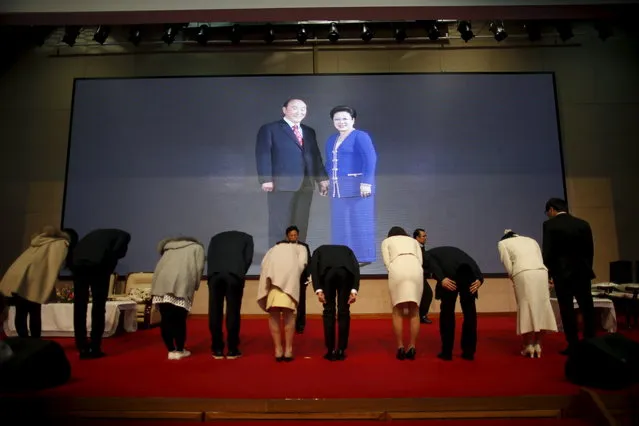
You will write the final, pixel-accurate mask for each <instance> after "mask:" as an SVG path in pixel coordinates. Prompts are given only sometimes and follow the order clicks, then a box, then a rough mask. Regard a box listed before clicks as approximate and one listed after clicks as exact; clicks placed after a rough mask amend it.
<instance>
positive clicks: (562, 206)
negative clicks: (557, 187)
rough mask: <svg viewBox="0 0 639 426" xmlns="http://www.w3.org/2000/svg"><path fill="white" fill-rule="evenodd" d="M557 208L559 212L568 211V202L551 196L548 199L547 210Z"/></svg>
mask: <svg viewBox="0 0 639 426" xmlns="http://www.w3.org/2000/svg"><path fill="white" fill-rule="evenodd" d="M551 207H552V208H553V209H555V210H557V211H558V212H567V211H568V203H566V201H565V200H563V199H561V198H551V199H550V200H548V201H546V210H545V211H546V212H547V211H548V210H550V208H551Z"/></svg>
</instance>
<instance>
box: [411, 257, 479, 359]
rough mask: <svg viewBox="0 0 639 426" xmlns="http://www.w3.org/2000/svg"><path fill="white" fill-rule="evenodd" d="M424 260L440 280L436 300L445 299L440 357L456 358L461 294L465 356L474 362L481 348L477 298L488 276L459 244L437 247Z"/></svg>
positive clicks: (440, 324)
mask: <svg viewBox="0 0 639 426" xmlns="http://www.w3.org/2000/svg"><path fill="white" fill-rule="evenodd" d="M426 255H427V257H428V259H427V261H426V262H424V263H425V265H426V268H427V270H428V272H430V273H431V274H432V275H433V277H434V278H435V279H436V280H437V286H436V287H435V299H438V300H441V306H440V310H441V312H440V314H439V334H440V336H441V339H442V351H441V352H440V353H439V355H437V356H438V357H439V358H441V359H443V360H446V361H450V360H452V359H453V344H454V343H455V303H456V302H457V295H458V294H459V302H460V304H461V308H462V313H463V314H464V323H463V325H462V336H461V348H462V358H464V359H466V360H469V361H472V360H473V359H474V358H475V351H476V349H477V310H476V307H475V299H476V298H477V290H478V289H479V287H480V286H481V285H482V284H483V282H484V276H483V274H482V273H481V270H480V269H479V266H478V265H477V262H475V260H474V259H473V258H472V257H470V256H469V255H468V254H467V253H466V252H464V251H463V250H461V249H458V248H457V247H435V248H432V249H430V250H428V251H427V252H426Z"/></svg>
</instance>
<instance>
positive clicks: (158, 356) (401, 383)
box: [5, 315, 637, 421]
mask: <svg viewBox="0 0 639 426" xmlns="http://www.w3.org/2000/svg"><path fill="white" fill-rule="evenodd" d="M460 320H461V319H460ZM460 320H459V321H458V323H457V326H458V327H457V328H458V331H457V335H456V338H457V342H458V341H459V333H460V326H461V321H460ZM629 336H630V337H632V338H634V339H637V332H634V333H632V334H629ZM55 340H56V341H58V342H60V343H61V344H62V345H63V347H64V348H65V349H66V350H67V351H68V352H67V353H68V358H69V360H70V362H71V365H72V375H73V377H72V379H71V381H70V382H69V383H67V384H66V385H64V386H61V387H59V388H56V389H51V390H47V391H42V392H39V393H37V394H33V395H29V396H28V404H29V406H30V407H32V408H34V407H38V408H37V409H38V410H39V411H40V412H56V413H57V414H60V415H64V416H67V415H71V416H72V417H76V418H78V417H79V418H92V419H100V418H102V419H114V418H137V419H172V420H177V419H180V420H185V421H186V420H190V421H222V420H268V419H289V420H294V419H305V420H311V419H312V420H329V419H330V420H337V419H339V420H367V421H380V420H390V419H392V420H399V419H404V420H416V419H450V418H457V419H464V418H465V419H478V418H493V419H497V418H538V419H542V418H547V419H552V418H562V417H567V418H573V417H579V413H581V412H582V411H583V409H584V407H589V406H596V405H597V404H598V403H602V404H604V405H605V406H607V407H608V408H610V409H612V411H615V410H617V411H619V413H621V411H623V409H624V407H625V406H626V405H627V399H628V392H592V391H590V390H585V389H580V388H579V387H578V386H575V385H573V384H571V383H569V382H568V381H567V380H566V379H565V378H564V371H563V369H564V363H565V360H566V358H565V357H564V356H562V355H560V354H559V351H560V350H561V349H563V348H564V347H565V342H564V339H563V335H562V334H560V333H555V334H551V335H548V336H547V337H546V339H545V342H544V350H543V353H542V357H541V358H540V359H528V358H524V357H522V356H521V355H520V354H519V342H520V340H519V337H518V336H516V335H515V317H514V316H513V315H504V316H493V315H490V316H480V318H479V341H478V350H477V354H476V358H475V360H474V361H466V360H463V359H462V358H461V357H459V353H458V352H457V353H456V354H455V356H454V358H453V361H443V360H440V359H438V358H437V357H436V355H437V353H438V352H439V344H440V343H439V333H438V320H437V318H434V321H433V324H429V325H422V327H421V332H420V337H419V341H418V346H417V359H416V360H415V361H408V360H406V361H398V360H396V359H395V350H396V348H395V347H394V338H393V333H392V329H391V321H390V318H383V319H366V318H353V319H352V323H351V337H350V343H349V348H348V351H347V355H348V358H347V359H346V360H345V361H336V362H330V361H327V360H325V359H323V357H322V356H323V355H324V353H325V349H324V347H323V329H322V322H321V319H319V318H309V320H308V323H307V327H306V331H305V333H304V334H303V335H296V336H295V343H294V355H295V360H294V361H293V362H290V363H276V362H275V359H274V356H273V349H272V342H271V338H270V334H269V330H268V325H267V320H266V318H251V319H243V320H242V331H241V351H242V352H243V357H242V358H240V359H236V360H226V359H225V360H214V359H213V358H212V357H211V353H210V350H209V345H210V337H209V332H208V320H207V319H206V318H205V317H193V318H190V319H189V322H188V338H187V347H188V349H189V350H191V351H192V352H193V355H192V356H191V357H190V358H186V359H183V360H180V361H169V360H168V359H167V353H166V350H165V348H164V346H163V344H162V340H161V338H160V330H159V328H157V327H156V328H153V329H150V330H141V331H138V332H136V333H127V334H121V335H118V336H115V337H113V338H109V339H105V340H104V347H103V349H104V351H105V352H106V353H107V356H106V357H104V358H101V359H97V360H83V361H81V360H79V358H78V355H77V353H76V352H75V350H74V344H73V340H72V339H69V338H60V339H55ZM456 347H458V344H457V345H456ZM11 400H13V398H11ZM8 401H9V400H6V401H5V402H8ZM597 401H598V402H597ZM14 402H15V404H21V403H23V402H24V403H26V402H27V400H23V399H22V398H17V399H15V400H14ZM579 407H581V408H579ZM25 408H26V407H25Z"/></svg>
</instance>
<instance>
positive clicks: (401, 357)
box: [395, 348, 406, 361]
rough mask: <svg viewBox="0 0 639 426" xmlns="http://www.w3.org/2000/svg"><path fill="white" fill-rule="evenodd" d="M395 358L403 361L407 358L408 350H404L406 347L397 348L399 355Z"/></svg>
mask: <svg viewBox="0 0 639 426" xmlns="http://www.w3.org/2000/svg"><path fill="white" fill-rule="evenodd" d="M395 358H397V359H398V360H400V361H403V360H405V359H406V351H405V350H404V348H399V349H397V355H395Z"/></svg>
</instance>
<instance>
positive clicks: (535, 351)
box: [497, 229, 557, 358]
mask: <svg viewBox="0 0 639 426" xmlns="http://www.w3.org/2000/svg"><path fill="white" fill-rule="evenodd" d="M497 248H498V250H499V256H500V257H501V262H502V263H503V264H504V268H506V272H507V273H508V277H509V278H510V279H511V280H512V281H513V287H514V289H515V298H516V299H517V334H518V335H521V336H522V337H523V349H522V351H521V354H522V355H523V356H525V357H530V358H535V357H536V358H540V357H541V337H542V333H543V332H544V331H557V322H556V321H555V316H554V314H553V311H552V307H551V306H550V291H549V289H548V269H546V266H544V260H543V257H542V254H541V249H540V248H539V244H537V241H535V240H534V239H532V238H529V237H524V236H522V235H518V234H516V233H514V232H513V231H511V230H510V229H507V230H506V231H505V233H504V236H503V237H502V238H501V240H500V241H499V244H498V245H497Z"/></svg>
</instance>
